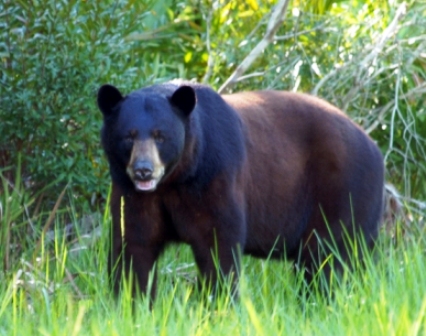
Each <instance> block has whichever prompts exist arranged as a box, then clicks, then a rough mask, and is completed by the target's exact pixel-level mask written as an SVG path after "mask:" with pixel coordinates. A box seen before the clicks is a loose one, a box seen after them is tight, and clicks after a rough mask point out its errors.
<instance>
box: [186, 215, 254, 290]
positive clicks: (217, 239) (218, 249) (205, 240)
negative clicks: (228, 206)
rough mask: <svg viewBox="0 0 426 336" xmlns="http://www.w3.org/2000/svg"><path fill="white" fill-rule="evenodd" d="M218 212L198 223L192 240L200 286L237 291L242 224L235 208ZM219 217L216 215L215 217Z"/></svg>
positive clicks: (243, 240) (242, 246)
mask: <svg viewBox="0 0 426 336" xmlns="http://www.w3.org/2000/svg"><path fill="white" fill-rule="evenodd" d="M232 213H233V215H231V213H228V214H226V213H223V212H222V213H221V214H220V216H214V217H213V218H211V219H210V220H208V221H204V222H203V223H202V228H201V225H200V224H198V225H197V226H198V228H199V229H200V231H199V232H198V234H197V238H196V239H194V240H193V241H192V242H191V247H192V251H193V253H194V257H195V260H196V262H197V266H198V269H199V272H200V276H201V279H200V280H201V281H200V284H201V285H202V287H203V286H204V288H207V289H209V290H213V293H216V292H217V291H219V292H220V291H221V290H226V289H227V286H228V285H231V292H232V293H233V294H236V284H237V282H238V272H239V267H240V259H241V254H242V251H243V249H244V242H245V234H246V232H245V231H246V230H245V224H244V221H243V216H242V215H240V213H239V212H238V211H232ZM218 217H219V218H218Z"/></svg>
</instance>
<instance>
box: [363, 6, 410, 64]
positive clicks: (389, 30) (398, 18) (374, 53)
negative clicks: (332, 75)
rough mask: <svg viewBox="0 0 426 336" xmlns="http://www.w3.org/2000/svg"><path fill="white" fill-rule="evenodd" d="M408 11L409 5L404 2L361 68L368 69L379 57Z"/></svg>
mask: <svg viewBox="0 0 426 336" xmlns="http://www.w3.org/2000/svg"><path fill="white" fill-rule="evenodd" d="M406 11H407V4H406V3H405V2H403V3H402V4H400V5H399V7H398V9H397V10H396V13H395V16H394V18H393V20H392V22H391V23H390V24H389V26H388V27H387V28H386V29H385V30H384V31H383V34H382V35H381V36H380V38H379V40H378V42H377V43H376V45H375V46H374V48H373V50H372V51H371V53H370V54H369V55H367V57H365V58H364V60H363V61H362V62H361V64H360V66H361V67H362V68H366V67H367V66H368V65H369V64H370V63H371V62H372V61H373V60H374V59H375V58H376V57H377V55H378V54H379V53H380V52H381V51H382V50H383V47H384V46H385V43H386V41H387V40H388V39H389V38H391V37H392V36H393V35H394V34H395V33H396V32H397V31H398V23H399V21H401V19H402V18H403V17H404V16H405V13H406Z"/></svg>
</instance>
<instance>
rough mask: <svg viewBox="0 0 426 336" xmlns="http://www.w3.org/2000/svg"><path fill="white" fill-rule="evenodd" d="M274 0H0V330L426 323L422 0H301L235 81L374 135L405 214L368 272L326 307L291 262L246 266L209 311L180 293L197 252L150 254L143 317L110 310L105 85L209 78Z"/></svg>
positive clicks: (353, 327) (118, 307)
mask: <svg viewBox="0 0 426 336" xmlns="http://www.w3.org/2000/svg"><path fill="white" fill-rule="evenodd" d="M274 3H275V2H274V1H271V0H250V1H236V0H217V1H216V0H214V1H212V0H190V1H186V2H183V1H178V0H158V1H140V0H139V1H138V0H133V1H132V0H114V1H113V0H106V1H80V0H40V1H30V2H28V1H10V0H0V59H1V66H0V68H1V77H0V174H1V185H0V225H1V227H0V244H1V246H2V249H1V250H2V251H1V253H0V254H1V260H2V261H1V265H2V272H1V274H0V280H1V281H0V298H2V299H0V333H1V334H8V335H10V334H12V333H15V334H38V333H40V334H64V333H65V334H79V333H83V334H84V333H87V334H101V333H103V334H105V333H106V332H107V333H110V334H123V333H125V332H131V333H136V332H137V333H139V332H140V333H142V334H143V333H146V334H150V335H151V334H153V333H164V334H170V333H173V334H174V333H175V332H174V331H176V332H177V333H178V334H179V333H182V334H183V333H185V334H209V333H211V334H213V333H215V334H216V333H225V332H233V333H237V334H263V333H265V334H289V333H291V334H297V333H300V334H303V335H306V334H314V333H315V334H327V335H329V334H333V333H335V334H339V335H341V334H360V333H366V334H372V335H373V334H374V335H377V334H398V335H408V334H413V335H414V334H418V333H422V334H424V333H425V332H426V329H425V323H426V322H425V314H426V313H425V311H426V294H425V292H426V290H425V289H424V286H422V285H421V284H422V283H423V282H424V278H425V275H426V266H425V261H424V253H425V251H426V244H425V242H424V231H425V229H424V228H425V226H424V221H425V218H424V214H425V208H426V205H425V199H426V163H425V162H426V160H425V157H426V156H425V148H426V146H425V138H426V104H425V96H426V35H425V28H424V27H426V2H424V1H420V0H418V1H410V2H407V3H405V4H404V3H402V2H400V1H397V0H387V1H385V0H376V1H370V0H367V1H356V0H348V1H325V0H324V1H311V2H303V1H293V2H292V3H290V5H289V7H288V9H287V12H286V16H285V19H284V23H283V24H282V26H281V27H280V28H279V30H278V31H277V34H276V36H275V38H274V40H273V41H272V43H271V44H270V45H269V46H268V47H267V48H266V49H265V50H264V51H263V52H262V53H261V55H260V56H259V57H258V58H257V59H256V61H255V62H254V64H253V65H252V66H251V67H250V69H249V70H248V72H246V73H245V74H244V75H243V77H242V78H240V80H239V81H238V82H237V83H236V85H235V86H233V87H232V88H231V91H238V90H255V89H265V88H274V89H286V90H295V91H304V92H311V93H314V94H316V95H318V96H320V97H323V98H325V99H327V100H329V101H330V102H332V103H334V104H335V105H337V106H339V107H341V108H342V109H343V110H345V111H346V112H347V113H348V114H349V115H350V116H351V117H352V118H353V119H354V120H356V121H357V122H358V123H360V124H361V125H362V126H363V127H364V128H365V129H366V130H367V131H368V132H369V133H370V134H371V136H372V137H373V138H374V139H375V140H376V141H377V143H378V144H379V146H380V148H381V149H382V152H383V154H384V157H385V162H386V168H387V180H388V181H389V182H391V183H393V184H394V185H395V186H396V187H397V189H398V190H399V191H400V192H401V194H402V196H401V197H400V200H401V201H402V203H403V205H404V216H403V219H402V220H401V222H399V223H398V224H397V227H396V228H393V229H392V232H391V234H389V233H387V234H383V237H382V240H381V242H380V244H379V247H380V248H378V250H379V251H380V253H378V254H379V256H378V257H377V259H378V262H377V261H376V262H375V263H374V267H373V266H371V267H369V268H368V269H367V271H366V272H365V274H354V275H353V278H351V279H348V283H347V284H346V285H340V286H337V285H336V293H337V294H336V298H335V300H333V301H331V302H329V301H327V300H326V299H324V298H323V297H321V296H317V297H315V296H314V297H310V298H305V299H302V302H300V297H299V296H298V295H297V293H298V292H299V291H300V289H301V285H300V279H299V278H298V276H297V275H295V274H294V273H293V272H291V271H290V269H289V266H288V265H287V264H282V263H272V262H266V263H265V262H260V261H255V260H251V259H245V267H244V269H245V270H246V274H245V275H244V276H243V281H242V282H243V284H242V295H241V303H240V304H238V305H237V306H233V305H230V304H229V302H228V301H227V300H226V298H222V299H221V300H219V301H218V303H217V305H218V306H215V307H213V308H212V307H206V306H203V305H200V304H199V303H198V300H197V299H196V298H194V295H190V293H191V292H192V290H193V286H192V283H193V281H194V277H195V269H194V265H193V260H192V257H191V256H190V255H189V253H188V250H187V249H185V248H179V249H171V251H169V253H168V254H167V255H166V256H165V257H164V258H163V259H162V261H161V264H160V265H159V267H160V269H161V273H163V279H162V285H161V286H160V288H162V289H163V290H162V291H161V292H160V293H159V300H158V302H157V303H156V306H155V307H154V310H153V311H152V312H150V311H149V310H148V309H147V307H146V302H139V303H138V305H140V306H141V307H139V309H138V314H137V316H136V317H134V320H131V319H129V315H130V308H129V306H130V304H129V299H128V298H126V297H123V299H122V301H121V302H120V303H118V304H114V303H113V301H112V300H111V298H110V296H109V294H108V293H109V289H108V286H107V285H106V283H105V282H106V275H105V265H104V260H106V258H105V246H106V244H108V235H107V230H106V228H107V227H108V225H109V215H108V213H107V212H105V214H103V210H100V209H104V208H105V207H106V202H107V199H106V198H107V195H108V188H109V176H108V171H107V165H106V160H105V158H104V156H103V153H102V151H101V148H100V145H99V130H100V126H101V114H100V112H98V110H97V107H96V105H95V98H96V92H97V89H98V87H99V86H100V85H101V84H104V83H112V84H114V85H116V86H118V87H119V88H120V89H121V90H122V91H123V92H129V91H131V90H134V89H136V88H139V87H142V86H145V85H149V84H153V83H157V82H163V81H165V80H169V79H173V78H177V77H181V78H186V79H194V80H197V81H200V82H204V83H208V84H210V85H211V86H213V87H214V88H215V89H219V88H220V86H221V85H222V84H223V83H224V82H225V80H226V79H227V78H228V77H229V76H230V75H231V73H232V72H233V71H234V70H235V68H236V67H237V66H238V65H239V64H240V63H241V62H242V61H243V59H244V58H245V56H246V55H247V54H248V53H249V52H250V51H251V50H252V49H253V48H254V47H255V46H256V44H257V43H258V42H259V41H260V40H261V38H262V37H263V35H264V34H265V31H266V26H267V23H268V20H269V17H270V13H271V9H272V8H273V5H274ZM99 213H101V214H99ZM55 228H56V229H55ZM102 228H105V230H102ZM54 229H55V230H54ZM397 238H398V239H397ZM395 242H397V245H393V244H394V243H395ZM177 256H178V257H179V258H177ZM176 259H177V260H178V261H176ZM284 265H286V266H284ZM372 265H373V264H372ZM126 300H127V301H126ZM111 307H113V309H111ZM18 326H19V329H17V327H18Z"/></svg>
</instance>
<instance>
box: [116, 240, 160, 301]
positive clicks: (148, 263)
mask: <svg viewBox="0 0 426 336" xmlns="http://www.w3.org/2000/svg"><path fill="white" fill-rule="evenodd" d="M160 250H161V247H160V246H144V245H140V244H138V243H137V242H134V241H123V242H116V241H115V239H114V238H113V242H112V246H111V249H110V258H109V277H110V279H111V282H112V286H113V289H114V293H115V294H116V295H118V294H119V293H120V290H121V289H122V286H123V279H126V281H129V280H130V279H131V286H132V287H131V292H132V296H133V297H135V296H136V295H137V293H142V294H146V295H149V296H150V298H151V300H153V299H154V298H155V293H156V271H155V270H154V272H155V273H154V274H152V277H153V278H152V283H151V284H149V280H150V275H151V272H152V271H153V266H154V263H155V261H156V260H157V258H158V255H159V253H160V252H159V251H160ZM149 285H151V287H150V286H149ZM148 290H149V293H148Z"/></svg>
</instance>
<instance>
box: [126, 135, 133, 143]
mask: <svg viewBox="0 0 426 336" xmlns="http://www.w3.org/2000/svg"><path fill="white" fill-rule="evenodd" d="M124 141H125V142H127V143H132V142H133V137H132V136H130V135H127V136H125V137H124Z"/></svg>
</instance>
